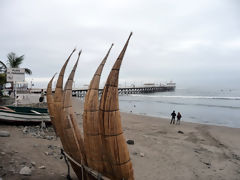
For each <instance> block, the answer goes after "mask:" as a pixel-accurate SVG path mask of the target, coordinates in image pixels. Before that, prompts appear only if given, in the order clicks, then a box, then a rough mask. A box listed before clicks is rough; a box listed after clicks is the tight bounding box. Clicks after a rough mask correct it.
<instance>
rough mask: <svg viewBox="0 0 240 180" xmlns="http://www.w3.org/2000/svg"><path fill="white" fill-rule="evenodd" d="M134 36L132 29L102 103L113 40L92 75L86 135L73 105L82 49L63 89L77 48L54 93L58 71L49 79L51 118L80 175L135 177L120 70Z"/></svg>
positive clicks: (117, 178)
mask: <svg viewBox="0 0 240 180" xmlns="http://www.w3.org/2000/svg"><path fill="white" fill-rule="evenodd" d="M131 36H132V33H131V34H130V35H129V37H128V39H127V42H126V43H125V45H124V47H123V49H122V51H121V53H120V54H119V56H118V58H117V60H116V61H115V64H114V65H113V68H112V70H111V72H110V74H109V76H108V79H107V82H106V84H105V86H104V91H103V94H102V97H101V100H100V103H99V97H98V94H99V92H98V91H99V82H100V77H101V73H102V70H103V67H104V65H105V63H106V60H107V58H108V56H109V53H110V51H111V49H112V46H113V44H112V45H111V47H110V49H109V50H108V52H107V54H106V55H105V57H104V58H103V60H102V62H101V63H100V65H99V67H98V68H97V70H96V72H95V74H94V76H93V78H92V81H91V83H90V86H89V89H88V92H87V94H86V97H85V103H84V113H83V132H84V135H82V134H81V131H80V128H79V126H78V123H77V118H76V116H75V114H74V111H73V107H72V84H73V78H74V74H75V71H76V68H77V64H78V61H79V58H80V55H81V51H80V52H79V54H78V58H77V61H76V63H75V65H74V67H73V69H72V71H71V73H70V75H69V77H68V80H67V82H66V84H65V87H64V89H63V77H64V74H65V69H66V66H67V64H68V62H69V60H70V58H71V56H72V54H73V53H74V52H75V49H74V50H73V51H72V53H71V54H70V56H69V57H68V59H67V60H66V62H65V63H64V65H63V67H62V69H61V71H60V73H59V77H58V79H57V84H56V88H55V93H54V94H52V81H53V79H54V76H55V75H54V76H53V78H52V79H51V80H50V81H49V83H48V87H47V103H48V109H49V113H50V117H51V121H52V124H53V126H54V129H55V130H56V134H57V135H58V136H59V137H60V140H61V142H62V146H63V149H64V151H65V152H66V153H67V155H68V156H69V157H70V163H71V166H72V168H73V170H74V172H75V173H76V175H77V177H78V179H96V178H98V179H99V178H100V179H114V180H123V179H124V180H133V179H134V175H133V168H132V163H131V159H130V155H129V152H128V148H127V144H126V140H125V138H124V135H123V130H122V125H121V117H120V112H119V102H118V78H119V71H120V67H121V63H122V60H123V57H124V54H125V52H126V50H127V46H128V43H129V40H130V38H131ZM93 172H94V173H95V174H96V173H97V176H93V174H94V173H93ZM100 174H101V177H100Z"/></svg>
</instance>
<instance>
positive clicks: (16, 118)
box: [0, 106, 51, 123]
mask: <svg viewBox="0 0 240 180" xmlns="http://www.w3.org/2000/svg"><path fill="white" fill-rule="evenodd" d="M0 122H27V123H40V122H49V123H50V122H51V120H50V117H49V114H48V109H46V108H33V107H17V106H0Z"/></svg>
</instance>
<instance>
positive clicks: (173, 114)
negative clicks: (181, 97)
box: [170, 111, 176, 124]
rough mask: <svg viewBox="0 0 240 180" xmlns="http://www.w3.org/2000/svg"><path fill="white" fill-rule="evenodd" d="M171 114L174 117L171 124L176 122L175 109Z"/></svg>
mask: <svg viewBox="0 0 240 180" xmlns="http://www.w3.org/2000/svg"><path fill="white" fill-rule="evenodd" d="M171 116H172V119H171V122H170V124H175V117H176V113H175V111H173V112H172V114H171Z"/></svg>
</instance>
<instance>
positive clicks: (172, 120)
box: [170, 111, 182, 125]
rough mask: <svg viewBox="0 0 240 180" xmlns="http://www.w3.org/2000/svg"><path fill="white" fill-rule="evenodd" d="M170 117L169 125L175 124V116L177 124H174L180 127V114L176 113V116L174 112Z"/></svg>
mask: <svg viewBox="0 0 240 180" xmlns="http://www.w3.org/2000/svg"><path fill="white" fill-rule="evenodd" d="M171 116H172V119H171V122H170V124H175V118H176V116H177V122H176V124H178V125H180V120H181V118H182V115H181V114H180V112H178V114H177V115H176V113H175V111H173V112H172V114H171Z"/></svg>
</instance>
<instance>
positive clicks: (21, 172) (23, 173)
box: [19, 166, 32, 176]
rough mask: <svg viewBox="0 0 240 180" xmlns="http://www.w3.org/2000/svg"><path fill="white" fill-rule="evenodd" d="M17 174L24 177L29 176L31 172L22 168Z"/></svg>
mask: <svg viewBox="0 0 240 180" xmlns="http://www.w3.org/2000/svg"><path fill="white" fill-rule="evenodd" d="M19 174H21V175H24V176H31V174H32V170H31V169H30V168H29V167H28V166H24V167H23V168H22V169H21V170H20V172H19Z"/></svg>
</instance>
